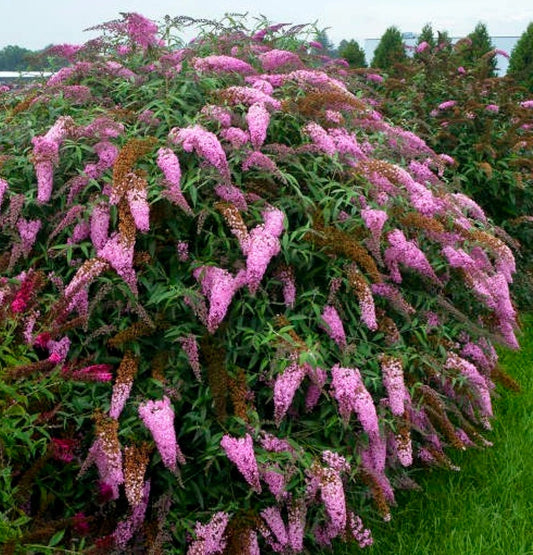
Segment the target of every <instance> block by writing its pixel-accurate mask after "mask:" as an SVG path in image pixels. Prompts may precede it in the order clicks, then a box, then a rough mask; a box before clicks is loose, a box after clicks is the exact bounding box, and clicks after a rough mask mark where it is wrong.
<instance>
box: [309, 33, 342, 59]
mask: <svg viewBox="0 0 533 555" xmlns="http://www.w3.org/2000/svg"><path fill="white" fill-rule="evenodd" d="M313 40H314V41H315V42H318V43H319V44H321V45H322V49H323V52H324V54H326V55H328V56H335V55H336V54H337V50H336V49H335V44H334V43H333V42H331V39H330V38H329V35H328V32H327V29H320V30H318V31H316V33H315V36H314V37H313Z"/></svg>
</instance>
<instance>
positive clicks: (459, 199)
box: [452, 193, 487, 223]
mask: <svg viewBox="0 0 533 555" xmlns="http://www.w3.org/2000/svg"><path fill="white" fill-rule="evenodd" d="M452 198H453V199H454V200H455V202H456V203H457V205H458V206H459V207H460V208H464V209H466V210H467V211H468V215H469V216H470V217H472V218H475V219H476V220H479V221H480V222H483V223H487V216H485V212H483V209H482V208H481V207H480V206H479V204H477V203H476V202H475V201H474V200H472V199H471V198H469V197H467V196H466V195H463V194H462V193H452Z"/></svg>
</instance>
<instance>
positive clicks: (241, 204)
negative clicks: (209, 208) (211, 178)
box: [215, 185, 248, 212]
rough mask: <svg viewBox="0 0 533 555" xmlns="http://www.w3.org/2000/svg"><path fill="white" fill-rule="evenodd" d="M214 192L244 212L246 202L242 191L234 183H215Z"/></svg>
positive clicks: (246, 208) (246, 205) (246, 207)
mask: <svg viewBox="0 0 533 555" xmlns="http://www.w3.org/2000/svg"><path fill="white" fill-rule="evenodd" d="M215 193H216V194H217V195H218V196H219V197H220V198H221V199H223V200H225V201H226V202H231V203H232V204H234V205H235V206H236V207H237V208H238V209H239V210H242V211H243V212H246V210H248V203H247V202H246V198H245V196H244V194H243V192H242V191H241V190H240V189H239V188H238V187H235V185H217V186H216V187H215Z"/></svg>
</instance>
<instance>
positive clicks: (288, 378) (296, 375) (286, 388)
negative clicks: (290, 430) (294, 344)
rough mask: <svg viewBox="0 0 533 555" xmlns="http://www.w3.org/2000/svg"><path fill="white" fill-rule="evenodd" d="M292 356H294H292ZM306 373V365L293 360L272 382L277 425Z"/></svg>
mask: <svg viewBox="0 0 533 555" xmlns="http://www.w3.org/2000/svg"><path fill="white" fill-rule="evenodd" d="M293 358H294V357H293ZM305 375H306V367H305V366H302V365H300V364H298V362H297V360H293V361H292V362H291V364H289V366H287V368H286V369H285V370H284V372H283V373H282V374H279V375H278V376H277V377H276V381H275V383H274V420H275V421H276V425H277V426H279V425H280V423H281V420H282V419H283V417H284V416H285V414H286V413H287V410H288V409H289V407H290V406H291V403H292V400H293V398H294V395H295V393H296V391H297V390H298V388H299V387H300V385H301V383H302V381H303V379H304V378H305Z"/></svg>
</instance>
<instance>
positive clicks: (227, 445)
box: [220, 434, 261, 493]
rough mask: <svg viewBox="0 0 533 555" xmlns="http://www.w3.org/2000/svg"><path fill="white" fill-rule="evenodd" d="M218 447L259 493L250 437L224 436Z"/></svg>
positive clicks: (259, 486) (257, 472)
mask: <svg viewBox="0 0 533 555" xmlns="http://www.w3.org/2000/svg"><path fill="white" fill-rule="evenodd" d="M220 446H221V447H222V448H223V449H224V451H225V452H226V455H227V457H228V459H229V460H230V461H231V462H232V463H233V464H235V466H236V467H237V468H238V469H239V472H240V473H241V474H242V475H243V476H244V479H245V480H246V481H247V482H248V483H249V484H250V486H252V489H253V490H254V491H255V492H257V493H261V484H260V483H259V469H258V467H257V461H256V460H255V454H254V446H253V440H252V436H251V435H250V434H246V435H245V436H244V437H242V438H234V437H231V436H229V435H224V436H223V437H222V441H221V442H220Z"/></svg>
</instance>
